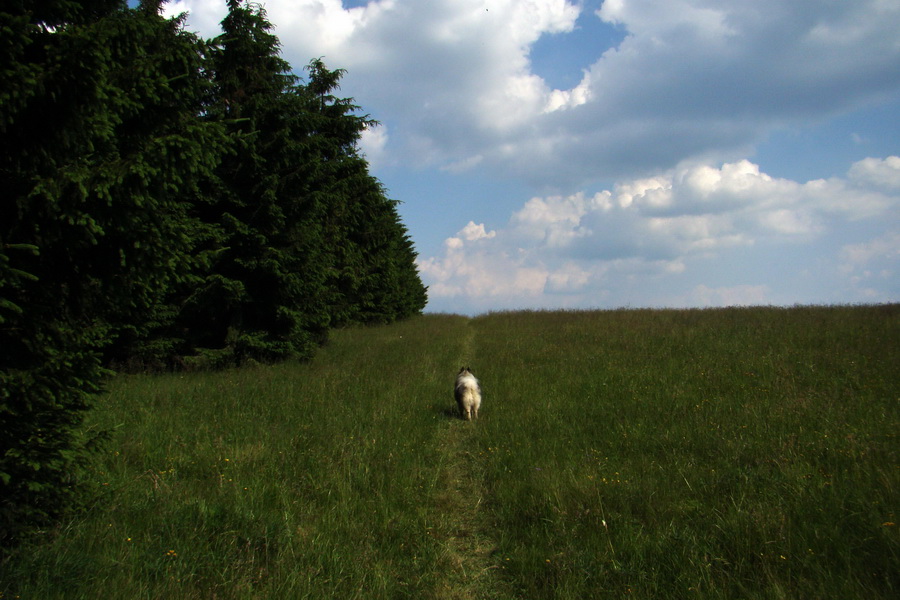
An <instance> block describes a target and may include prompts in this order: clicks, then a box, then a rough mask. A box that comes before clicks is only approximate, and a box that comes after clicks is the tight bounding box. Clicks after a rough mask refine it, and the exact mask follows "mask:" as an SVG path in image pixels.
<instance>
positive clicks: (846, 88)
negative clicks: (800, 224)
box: [167, 0, 900, 189]
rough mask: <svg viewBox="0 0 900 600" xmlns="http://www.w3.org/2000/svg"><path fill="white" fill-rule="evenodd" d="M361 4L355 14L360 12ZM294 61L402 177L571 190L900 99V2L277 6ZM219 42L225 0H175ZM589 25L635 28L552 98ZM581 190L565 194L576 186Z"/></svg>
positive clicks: (657, 0)
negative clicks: (409, 168)
mask: <svg viewBox="0 0 900 600" xmlns="http://www.w3.org/2000/svg"><path fill="white" fill-rule="evenodd" d="M357 4H358V3H357ZM265 8H266V10H267V11H268V14H269V18H270V20H271V21H272V22H273V23H275V24H276V33H277V34H278V35H279V37H280V39H281V42H282V44H283V47H284V54H285V56H286V58H288V59H289V60H290V62H291V63H292V64H293V65H294V66H295V67H298V68H299V67H301V66H302V65H304V64H306V63H307V62H308V61H309V59H310V58H312V57H320V56H322V57H324V59H325V62H326V64H328V65H329V66H331V67H341V68H345V69H348V71H349V72H348V75H347V77H346V78H345V80H344V86H343V87H344V91H345V92H346V93H348V95H351V96H354V97H356V98H357V100H358V101H359V102H360V103H362V104H363V105H364V106H365V107H366V111H367V112H371V113H372V114H373V115H374V116H375V117H376V118H378V119H379V120H381V121H383V122H385V123H388V124H389V125H390V127H391V132H392V135H391V137H390V139H389V140H388V142H387V145H388V147H389V149H390V151H391V152H392V153H393V155H394V156H395V157H396V159H397V160H399V161H402V162H403V163H404V164H411V165H420V166H437V167H446V168H447V169H449V170H450V171H451V172H463V171H465V170H467V169H472V168H483V169H490V170H491V171H492V172H497V173H506V174H507V175H515V176H519V177H524V178H527V179H528V180H530V181H532V182H533V183H537V184H550V185H558V186H562V185H563V183H564V182H565V183H568V184H569V185H583V184H585V183H586V182H590V181H596V180H603V179H614V178H622V177H629V176H636V175H639V174H641V173H645V172H652V171H660V170H665V169H670V168H673V167H674V166H675V165H677V164H678V163H679V162H680V161H682V160H684V159H686V158H689V157H703V156H708V155H710V154H711V153H714V154H716V155H718V156H726V155H728V154H729V153H731V156H735V157H736V156H738V154H736V153H738V152H739V151H740V150H742V149H745V148H747V147H748V145H750V144H753V143H755V142H757V141H759V140H760V139H762V138H763V136H765V135H766V133H767V132H768V131H771V130H772V129H774V128H777V127H781V126H784V125H785V124H790V123H793V124H799V123H809V122H812V121H814V120H816V119H821V118H823V117H825V116H829V115H832V114H835V113H837V112H840V111H845V110H850V109H853V108H856V107H858V106H860V105H862V104H864V103H866V102H871V101H873V100H876V99H878V98H883V97H884V96H885V95H886V94H896V93H897V92H898V90H900V68H898V65H900V44H898V36H897V31H898V27H900V4H898V3H895V2H884V1H883V0H858V1H854V2H815V3H808V2H804V3H795V2H784V1H783V0H757V1H755V2H750V3H748V2H745V1H743V0H721V1H718V2H709V1H708V0H633V1H628V2H626V1H624V0H605V1H604V2H603V3H602V5H601V6H600V8H599V9H598V10H591V9H589V8H587V7H586V6H585V3H582V2H576V1H574V0H573V1H567V0H491V1H490V2H485V1H484V0H429V1H427V2H425V1H421V0H371V1H369V2H367V3H364V4H361V5H359V6H353V7H350V6H349V5H348V6H345V5H344V4H343V3H342V2H340V1H339V0H267V2H266V3H265ZM167 10H168V11H169V12H170V13H175V12H181V11H185V10H188V11H190V13H191V17H190V20H189V25H190V26H191V27H193V28H197V29H200V30H201V31H202V32H203V33H204V34H206V35H214V34H215V33H216V29H215V27H214V24H215V23H217V22H218V20H219V19H221V17H222V15H223V13H224V2H221V1H220V0H179V1H178V2H174V3H172V4H170V5H168V8H167ZM579 17H580V18H581V19H594V20H600V21H602V22H603V23H606V24H607V25H609V26H613V27H616V28H618V29H619V30H621V31H623V32H625V34H626V35H625V38H624V40H623V41H622V42H621V43H620V44H618V45H617V46H616V47H614V48H608V47H604V46H602V45H601V46H598V47H597V48H596V50H595V56H594V57H593V59H592V61H591V62H589V63H588V65H589V66H588V68H586V69H585V71H584V77H583V79H582V80H581V82H579V83H578V84H577V85H575V86H574V87H573V88H572V89H567V90H556V89H553V88H552V86H550V85H548V84H547V83H546V82H545V81H544V80H543V79H542V78H541V77H539V76H538V75H536V74H535V73H533V72H532V69H531V63H530V60H529V54H530V51H531V48H532V46H533V45H534V44H535V42H537V41H538V40H539V39H541V37H542V36H551V35H565V34H566V33H567V32H570V31H572V30H573V29H574V28H575V27H576V24H577V22H578V19H579ZM570 189H571V188H570Z"/></svg>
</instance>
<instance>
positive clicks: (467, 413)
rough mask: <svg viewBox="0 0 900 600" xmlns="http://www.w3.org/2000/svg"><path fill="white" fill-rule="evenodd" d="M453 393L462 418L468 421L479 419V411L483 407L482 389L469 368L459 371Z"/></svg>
mask: <svg viewBox="0 0 900 600" xmlns="http://www.w3.org/2000/svg"><path fill="white" fill-rule="evenodd" d="M453 391H454V395H455V396H456V405H457V406H459V413H460V416H461V417H462V418H464V419H466V420H467V421H471V420H472V419H473V418H475V419H477V418H478V409H479V408H480V407H481V387H480V386H479V385H478V380H477V379H475V375H473V374H472V371H470V370H469V367H463V368H461V369H460V370H459V374H458V375H457V376H456V386H455V387H454V389H453Z"/></svg>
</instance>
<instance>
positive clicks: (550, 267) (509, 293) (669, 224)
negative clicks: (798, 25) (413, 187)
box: [419, 157, 900, 310]
mask: <svg viewBox="0 0 900 600" xmlns="http://www.w3.org/2000/svg"><path fill="white" fill-rule="evenodd" d="M872 173H876V174H877V177H872V176H870V175H871V174H872ZM895 173H900V161H898V160H896V157H889V158H887V159H884V160H876V159H866V160H863V161H860V162H858V163H856V164H854V165H853V166H852V167H851V169H850V172H849V175H848V177H847V178H846V179H837V178H835V179H830V180H827V181H826V180H816V181H811V182H807V183H799V182H795V181H789V180H784V179H778V178H774V177H771V176H769V175H767V174H765V173H762V172H760V170H759V168H758V166H757V165H754V164H753V163H750V162H748V161H739V162H737V163H726V164H723V165H722V166H721V167H714V166H710V165H702V164H699V165H696V164H695V165H689V166H682V167H680V168H678V169H675V170H673V171H670V172H667V173H665V174H660V175H657V176H655V177H652V178H644V179H640V180H632V181H626V182H623V183H621V184H619V185H617V186H616V187H615V188H614V189H613V190H605V191H602V192H599V193H596V194H594V195H593V196H588V195H585V194H583V193H578V194H573V195H570V196H549V197H544V198H541V197H536V198H532V199H530V200H528V201H527V202H525V203H524V205H522V206H521V208H520V209H519V210H517V211H516V212H514V213H513V214H512V216H511V217H510V219H509V222H508V224H507V227H506V228H505V229H501V230H492V231H490V232H487V231H486V230H485V227H484V225H483V224H481V225H476V224H475V223H474V222H472V221H470V222H469V223H468V224H467V225H466V226H465V227H464V228H463V229H462V230H461V231H460V232H459V233H458V234H457V235H456V236H455V237H452V238H449V239H448V240H447V242H446V245H445V253H444V255H442V256H435V257H430V258H426V259H423V260H420V262H419V267H420V269H421V272H422V276H423V279H424V281H425V283H426V284H428V285H431V289H430V296H431V298H432V302H433V305H434V306H435V307H440V306H442V301H443V300H444V299H446V297H447V296H452V297H454V298H455V300H456V302H457V305H466V306H469V307H471V308H472V310H478V309H479V308H480V307H485V306H490V307H493V308H499V307H508V308H514V307H516V306H518V305H519V303H521V302H523V301H524V300H525V299H527V300H528V302H529V304H530V305H542V306H548V307H549V306H566V305H586V306H590V305H598V304H602V305H623V304H627V303H628V302H629V298H628V291H629V290H630V289H636V288H641V289H642V290H643V292H644V294H643V297H647V293H652V294H653V295H654V297H656V298H657V301H658V302H659V303H661V304H676V305H678V304H684V305H696V304H700V305H716V306H718V305H727V304H759V303H769V302H776V300H778V299H781V300H782V301H785V302H792V301H797V302H800V301H804V297H796V296H794V297H791V296H790V293H789V292H788V291H785V290H780V289H779V287H780V286H781V285H782V284H781V283H779V281H778V280H777V279H778V277H780V276H781V275H782V271H783V270H784V269H790V270H791V271H792V272H794V273H796V274H799V273H801V272H802V271H804V269H806V270H809V269H811V268H813V267H816V265H817V264H818V263H819V262H821V261H822V260H825V261H828V262H830V263H831V264H832V265H833V268H832V269H831V270H832V271H833V272H834V273H835V274H836V275H837V276H839V278H840V281H839V282H838V281H835V282H832V283H834V284H835V285H841V286H850V287H856V288H860V289H858V290H857V295H858V296H859V297H861V298H862V297H869V298H871V297H873V296H872V294H871V293H870V292H871V290H872V289H875V288H872V287H871V286H873V285H875V284H874V283H872V282H873V280H878V281H880V285H881V286H882V292H880V293H881V296H880V297H883V298H884V299H888V298H890V296H891V294H892V293H896V291H897V290H896V284H892V278H891V277H890V274H891V273H893V272H895V269H896V267H897V262H898V259H900V222H898V218H897V215H898V214H900V192H898V191H896V190H893V187H892V186H893V181H894V179H893V177H894V174H895ZM859 181H863V182H865V184H866V187H862V186H860V185H859V183H858V182H859ZM853 223H861V224H864V225H865V227H864V229H863V230H862V231H861V233H860V234H859V235H861V236H862V237H863V238H864V241H862V242H860V243H857V244H847V245H845V246H844V248H843V250H841V251H840V252H839V253H837V252H836V251H835V250H830V249H828V248H831V246H829V245H828V244H830V243H831V242H829V241H827V240H826V241H822V240H825V238H827V236H829V235H832V236H833V235H839V234H841V233H842V231H843V229H845V228H847V227H849V226H851V225H852V224H853ZM879 228H881V229H882V230H884V228H887V231H886V232H885V233H883V234H882V235H881V236H880V237H878V236H877V235H874V236H873V232H875V231H877V230H878V229H879ZM820 241H821V244H820ZM823 249H826V250H824V251H825V252H828V255H825V256H823V254H822V253H823ZM773 253H775V256H777V257H778V258H777V259H776V260H778V261H779V262H778V263H776V264H773V265H772V267H771V268H769V269H767V268H765V266H764V265H765V263H764V262H762V261H764V260H766V259H765V258H762V259H761V258H758V257H757V255H759V256H763V257H768V256H772V255H773ZM726 259H727V260H729V261H734V260H736V259H737V260H738V261H739V262H738V263H737V264H735V265H734V266H731V267H728V266H726V263H725V262H722V261H725V260H726ZM727 264H732V263H727ZM701 265H707V266H709V265H713V266H714V268H709V271H708V272H704V271H703V270H702V267H701ZM816 268H818V267H816ZM742 269H743V270H746V271H747V272H748V273H751V272H752V275H747V276H746V277H749V280H746V281H744V282H739V283H736V284H726V285H722V284H721V283H719V282H721V281H728V280H735V279H738V280H739V279H740V278H741V275H740V272H741V270H742ZM768 272H771V273H772V275H771V280H769V275H768ZM776 272H777V273H778V274H779V275H775V273H776ZM760 273H761V274H760ZM797 276H799V275H797ZM760 277H762V278H763V279H764V281H758V279H759V278H760ZM864 280H865V281H866V285H867V286H869V288H866V289H868V290H869V291H868V292H865V293H863V292H862V291H861V289H862V288H861V287H860V286H861V283H862V282H863V281H864ZM697 281H699V282H697ZM663 282H666V285H667V286H670V287H671V289H668V288H667V289H666V290H665V291H660V290H656V291H654V287H655V286H662V285H663ZM692 282H693V283H692ZM789 284H791V285H792V282H789ZM823 285H824V282H823ZM892 285H894V287H891V286H892ZM686 286H687V287H686ZM678 288H683V291H681V292H678V291H677V290H678ZM891 290H893V291H891ZM792 298H793V299H792ZM487 300H490V302H487ZM806 301H809V300H808V299H807V300H806Z"/></svg>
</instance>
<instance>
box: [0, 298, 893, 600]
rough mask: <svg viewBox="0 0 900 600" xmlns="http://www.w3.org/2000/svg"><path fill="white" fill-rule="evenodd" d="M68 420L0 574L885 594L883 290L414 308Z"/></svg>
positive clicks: (673, 593)
mask: <svg viewBox="0 0 900 600" xmlns="http://www.w3.org/2000/svg"><path fill="white" fill-rule="evenodd" d="M461 365H469V366H471V368H472V370H473V371H474V372H475V374H476V375H477V376H478V377H479V378H480V379H481V381H482V388H483V392H484V403H483V405H482V410H481V419H480V420H479V421H477V422H475V423H467V422H464V421H461V420H460V419H459V418H458V417H456V413H455V406H454V403H453V396H452V383H453V379H454V377H455V374H456V370H457V369H458V368H459V366H461ZM90 418H91V426H93V427H99V428H104V429H109V430H110V431H111V432H112V435H111V440H110V442H109V443H108V445H107V447H106V448H105V450H104V453H103V455H102V456H100V457H98V461H97V465H96V486H97V490H98V493H97V500H96V503H95V505H94V506H93V508H92V509H91V510H89V511H87V512H86V513H84V514H82V515H80V516H79V517H78V518H77V519H75V520H72V521H71V522H67V523H65V524H64V525H63V526H61V527H60V528H59V529H58V530H54V531H47V532H45V533H44V534H43V535H42V536H40V538H39V539H36V540H35V541H34V542H33V543H32V544H30V545H28V546H26V547H24V548H22V549H21V551H19V552H17V553H16V554H15V555H14V556H13V557H12V558H11V559H9V560H7V561H6V562H5V563H4V564H0V597H2V598H3V599H6V598H23V599H32V598H34V599H42V600H43V599H54V598H65V599H67V600H68V599H74V598H86V599H87V598H90V599H96V598H105V599H115V598H123V599H125V598H127V599H135V598H147V599H156V598H197V599H211V598H291V599H294V598H416V599H418V598H435V599H474V598H497V599H503V598H528V599H533V598H571V599H576V598H647V599H650V598H654V599H658V598H723V599H724V598H759V599H763V598H766V599H768V598H772V599H775V598H839V599H854V598H859V599H863V598H865V599H867V600H868V599H872V598H895V597H898V596H900V527H898V525H897V523H898V519H900V514H898V513H900V460H898V458H900V440H898V433H900V305H891V306H872V307H815V308H814V307H796V308H790V309H779V308H742V309H721V310H654V311H651V310H617V311H598V312H511V313H491V314H488V315H484V316H480V317H476V318H467V317H462V316H455V315H425V316H421V317H416V318H414V319H411V320H408V321H405V322H402V323H398V324H394V325H390V326H385V327H372V328H352V329H346V330H341V331H337V332H334V333H333V334H332V338H331V341H330V342H329V344H328V345H327V346H326V347H325V348H323V349H322V350H321V351H320V353H319V354H318V355H317V357H316V358H315V359H314V360H313V361H311V362H309V363H305V364H298V363H288V364H281V365H276V366H258V367H248V368H242V369H236V370H231V371H226V372H220V373H190V374H164V375H136V376H120V377H118V378H116V379H114V380H113V381H112V382H111V383H110V385H109V388H108V392H107V393H106V394H105V395H104V396H103V397H101V398H100V399H99V401H98V403H97V407H96V410H94V411H93V412H92V414H91V417H90Z"/></svg>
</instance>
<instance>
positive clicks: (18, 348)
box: [0, 0, 224, 541]
mask: <svg viewBox="0 0 900 600" xmlns="http://www.w3.org/2000/svg"><path fill="white" fill-rule="evenodd" d="M158 4H159V3H158V2H148V3H145V4H144V5H142V7H141V8H140V9H136V10H129V9H127V7H126V5H125V3H124V2H103V1H97V0H95V1H93V2H75V1H59V2H52V1H51V2H33V3H31V2H22V3H19V6H18V7H16V8H17V9H18V10H16V11H12V10H9V9H4V12H0V22H2V24H3V26H4V36H6V34H7V33H9V40H10V41H11V43H10V44H4V46H3V50H2V51H3V52H4V54H3V55H2V57H0V59H2V61H3V62H2V64H0V188H2V189H3V190H4V197H3V199H2V203H0V430H2V431H3V435H2V436H0V538H5V539H11V538H13V537H15V536H16V535H17V534H18V533H20V532H21V531H23V530H24V529H27V527H29V526H32V525H35V524H40V523H42V522H45V521H47V520H48V519H51V518H53V517H54V516H57V515H59V514H61V512H63V511H64V510H65V509H66V508H67V507H68V506H69V505H70V504H71V502H72V501H73V500H74V499H75V498H76V497H77V492H76V486H75V483H76V482H77V475H78V473H79V471H78V469H77V465H78V464H79V463H80V461H81V460H82V458H83V456H84V451H85V449H86V447H87V442H88V440H86V439H84V437H83V436H82V435H81V433H80V430H81V427H80V426H81V422H82V419H83V416H84V412H85V411H86V410H87V409H88V407H89V405H90V397H91V395H92V394H94V393H96V392H97V390H98V389H99V387H100V385H101V384H102V380H103V377H104V374H105V371H104V368H103V361H104V355H107V356H110V355H111V353H114V352H123V351H125V350H126V349H128V348H129V347H131V346H133V344H134V343H135V342H136V341H137V340H140V339H143V338H145V337H146V335H147V333H148V332H149V331H150V330H151V329H152V328H153V327H155V326H157V325H158V321H161V320H163V321H164V320H166V318H167V317H166V316H165V315H163V314H161V313H160V311H159V307H160V306H161V305H160V300H161V298H162V297H163V295H164V293H165V291H166V290H167V289H169V288H171V287H172V286H173V285H175V283H177V282H178V281H181V280H183V279H184V278H185V277H187V276H188V274H189V271H190V268H191V264H192V262H193V259H192V258H191V254H192V246H193V241H192V239H193V236H194V234H195V231H196V227H195V225H196V223H195V222H194V221H192V219H191V218H190V214H189V211H190V207H191V206H192V202H190V201H192V200H193V199H194V197H195V196H197V195H199V194H200V186H201V183H202V182H203V181H204V180H206V179H208V178H209V176H210V175H211V170H212V169H213V168H214V166H215V165H216V164H217V162H218V159H219V156H220V153H221V148H222V143H223V142H224V137H223V135H222V132H221V125H219V124H217V123H213V122H203V121H201V120H200V119H199V118H198V116H197V115H198V112H199V111H200V110H201V107H202V105H203V103H204V97H205V94H206V90H207V83H206V82H205V81H204V76H203V72H204V70H203V69H202V62H201V59H202V57H201V55H200V53H199V51H198V49H199V46H198V40H196V38H195V37H194V36H192V35H189V34H186V33H184V32H183V31H182V30H181V28H180V26H179V23H177V22H175V21H170V20H165V19H163V18H162V17H160V16H159V14H158ZM5 6H6V5H5ZM0 541H2V540H0Z"/></svg>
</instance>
